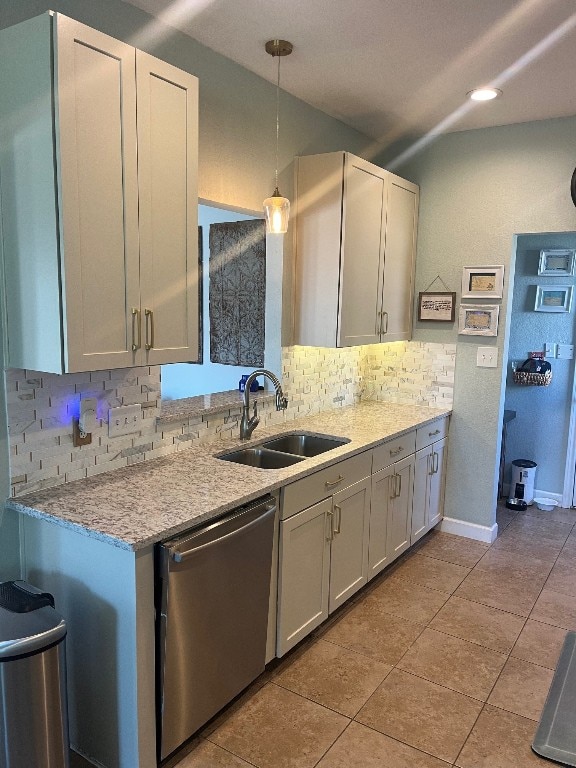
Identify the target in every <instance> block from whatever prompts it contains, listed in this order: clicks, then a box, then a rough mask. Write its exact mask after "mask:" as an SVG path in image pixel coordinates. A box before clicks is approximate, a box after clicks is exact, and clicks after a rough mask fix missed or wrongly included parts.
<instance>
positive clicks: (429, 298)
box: [418, 291, 456, 323]
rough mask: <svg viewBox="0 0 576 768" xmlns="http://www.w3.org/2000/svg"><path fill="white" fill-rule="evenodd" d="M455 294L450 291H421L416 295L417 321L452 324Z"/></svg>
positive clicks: (454, 310)
mask: <svg viewBox="0 0 576 768" xmlns="http://www.w3.org/2000/svg"><path fill="white" fill-rule="evenodd" d="M455 316H456V293H452V292H451V291H422V292H420V293H419V294H418V320H434V321H436V322H439V323H451V322H454V318H455Z"/></svg>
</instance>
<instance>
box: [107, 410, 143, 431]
mask: <svg viewBox="0 0 576 768" xmlns="http://www.w3.org/2000/svg"><path fill="white" fill-rule="evenodd" d="M141 425H142V406H141V405H139V404H137V405H121V406H120V407H118V408H110V410H109V411H108V437H118V436H119V435H131V434H133V433H134V432H139V431H140V427H141Z"/></svg>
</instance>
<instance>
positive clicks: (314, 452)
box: [262, 434, 350, 458]
mask: <svg viewBox="0 0 576 768" xmlns="http://www.w3.org/2000/svg"><path fill="white" fill-rule="evenodd" d="M349 442H350V441H349V440H344V439H342V438H341V437H329V436H327V435H298V434H296V435H282V436H281V437H276V438H274V439H273V440H267V441H266V442H265V443H262V446H263V447H264V448H269V449H271V450H274V451H281V452H282V453H290V454H293V455H296V456H303V457H305V458H306V457H309V456H318V455H319V454H320V453H325V452H326V451H331V450H332V449H333V448H338V447H339V446H341V445H345V443H349Z"/></svg>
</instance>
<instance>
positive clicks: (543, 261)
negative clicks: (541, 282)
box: [538, 248, 576, 277]
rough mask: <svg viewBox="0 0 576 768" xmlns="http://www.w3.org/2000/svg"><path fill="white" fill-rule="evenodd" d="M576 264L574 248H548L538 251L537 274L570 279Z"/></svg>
mask: <svg viewBox="0 0 576 768" xmlns="http://www.w3.org/2000/svg"><path fill="white" fill-rule="evenodd" d="M575 263H576V250H575V249H574V248H548V249H545V250H542V251H540V261H539V263H538V274H539V275H544V276H546V275H548V276H549V277H553V276H558V275H561V276H562V277H572V276H573V275H574V265H575Z"/></svg>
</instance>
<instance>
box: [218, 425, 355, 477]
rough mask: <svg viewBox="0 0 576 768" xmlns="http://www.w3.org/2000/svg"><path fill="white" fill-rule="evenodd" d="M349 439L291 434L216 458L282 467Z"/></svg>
mask: <svg viewBox="0 0 576 768" xmlns="http://www.w3.org/2000/svg"><path fill="white" fill-rule="evenodd" d="M349 442H350V441H349V440H347V439H344V438H342V437H332V436H331V435H306V434H298V433H291V434H288V435H280V436H279V437H274V438H271V439H270V440H266V442H264V443H261V444H260V445H256V446H253V447H250V448H239V449H238V450H236V451H231V452H230V453H223V454H221V455H220V456H217V457H216V458H218V459H223V460H224V461H233V462H235V463H236V464H246V465H247V466H249V467H258V468H259V469H282V468H283V467H289V466H291V465H292V464H297V463H298V462H299V461H304V459H307V458H310V457H311V456H318V455H319V454H321V453H326V451H331V450H332V449H333V448H338V447H339V446H341V445H345V443H349Z"/></svg>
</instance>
